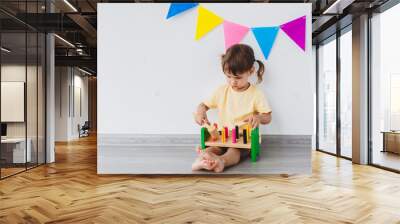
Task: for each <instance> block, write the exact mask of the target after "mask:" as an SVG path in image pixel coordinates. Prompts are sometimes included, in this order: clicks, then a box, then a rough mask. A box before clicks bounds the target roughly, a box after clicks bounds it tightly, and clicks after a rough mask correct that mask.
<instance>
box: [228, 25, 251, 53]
mask: <svg viewBox="0 0 400 224" xmlns="http://www.w3.org/2000/svg"><path fill="white" fill-rule="evenodd" d="M248 31H249V28H248V27H245V26H242V25H239V24H236V23H232V22H229V21H226V20H225V21H224V36H225V49H228V48H229V47H230V46H232V45H234V44H237V43H240V41H242V39H243V37H244V36H245V35H246V34H247V32H248Z"/></svg>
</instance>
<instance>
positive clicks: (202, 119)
mask: <svg viewBox="0 0 400 224" xmlns="http://www.w3.org/2000/svg"><path fill="white" fill-rule="evenodd" d="M194 120H195V121H196V123H197V124H199V125H203V124H204V123H207V124H208V125H210V121H208V118H207V114H206V113H195V116H194Z"/></svg>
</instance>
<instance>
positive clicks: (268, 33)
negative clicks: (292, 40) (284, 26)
mask: <svg viewBox="0 0 400 224" xmlns="http://www.w3.org/2000/svg"><path fill="white" fill-rule="evenodd" d="M251 30H252V31H253V34H254V36H255V38H256V40H257V42H258V45H259V46H260V48H261V51H262V53H263V54H264V58H265V60H268V56H269V53H270V52H271V48H272V46H273V45H274V42H275V38H276V35H277V34H278V31H279V27H256V28H251Z"/></svg>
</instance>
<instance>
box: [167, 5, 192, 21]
mask: <svg viewBox="0 0 400 224" xmlns="http://www.w3.org/2000/svg"><path fill="white" fill-rule="evenodd" d="M198 4H199V3H171V5H170V6H169V10H168V15H167V19H169V18H171V17H173V16H175V15H177V14H179V13H182V12H184V11H186V10H188V9H191V8H193V7H196V6H197V5H198Z"/></svg>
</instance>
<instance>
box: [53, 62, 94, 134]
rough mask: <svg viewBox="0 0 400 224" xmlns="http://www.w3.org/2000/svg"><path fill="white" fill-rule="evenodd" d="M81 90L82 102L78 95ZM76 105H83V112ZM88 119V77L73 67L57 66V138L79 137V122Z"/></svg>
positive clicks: (81, 123)
mask: <svg viewBox="0 0 400 224" xmlns="http://www.w3.org/2000/svg"><path fill="white" fill-rule="evenodd" d="M79 89H80V91H81V93H80V94H81V97H80V100H81V104H80V103H79V102H78V100H79V97H76V96H77V95H78V94H79V93H78V90H79ZM76 105H82V108H81V109H82V113H79V108H78V107H76ZM74 110H75V111H74ZM87 120H88V78H87V77H86V76H83V73H81V72H80V71H79V70H77V69H75V68H71V67H56V80H55V123H56V127H55V130H56V131H55V140H56V141H69V140H72V139H77V138H78V137H79V133H78V128H77V127H78V124H80V125H83V123H84V122H85V121H87Z"/></svg>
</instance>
